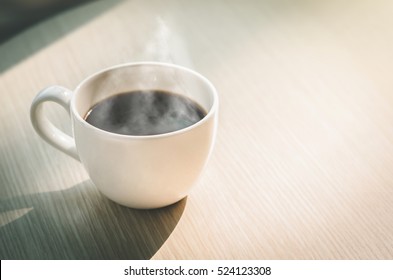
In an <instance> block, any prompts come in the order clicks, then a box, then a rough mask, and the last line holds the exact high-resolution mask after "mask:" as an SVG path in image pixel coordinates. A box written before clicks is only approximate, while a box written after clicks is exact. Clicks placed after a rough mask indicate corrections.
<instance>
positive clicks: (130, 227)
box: [0, 181, 186, 260]
mask: <svg viewBox="0 0 393 280" xmlns="http://www.w3.org/2000/svg"><path fill="white" fill-rule="evenodd" d="M185 205H186V198H185V199H183V200H181V201H179V202H177V203H175V204H173V205H170V206H167V207H164V208H160V209H154V210H135V209H131V208H127V207H123V206H121V205H118V204H116V203H114V202H112V201H110V200H109V199H107V198H106V197H104V196H102V195H101V194H100V193H99V192H98V191H97V190H96V188H95V187H94V185H93V184H92V183H91V182H90V181H85V182H83V183H81V184H78V185H76V186H74V187H72V188H70V189H67V190H64V191H55V192H48V193H39V194H32V195H25V196H19V197H14V198H9V199H2V200H0V216H1V215H3V216H6V215H7V213H8V215H9V213H12V211H14V210H17V209H26V208H28V209H31V210H30V211H27V212H26V213H25V214H24V215H21V216H19V217H17V218H15V219H14V220H12V219H8V220H9V222H8V223H6V224H4V225H3V226H1V227H0V248H1V250H0V259H114V260H116V259H150V258H151V257H152V256H153V255H154V254H155V253H156V252H157V251H158V250H159V249H160V247H161V246H162V245H163V243H164V242H165V241H166V239H167V238H168V237H169V235H170V234H171V233H172V231H173V230H174V228H175V227H176V225H177V223H178V221H179V220H180V218H181V216H182V213H183V211H184V207H185ZM8 218H9V217H8ZM3 219H4V217H3ZM11 233H12V234H11Z"/></svg>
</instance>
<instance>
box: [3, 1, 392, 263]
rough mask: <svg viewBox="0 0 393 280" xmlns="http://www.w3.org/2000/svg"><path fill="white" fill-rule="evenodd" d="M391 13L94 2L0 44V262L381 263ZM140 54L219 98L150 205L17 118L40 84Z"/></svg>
mask: <svg viewBox="0 0 393 280" xmlns="http://www.w3.org/2000/svg"><path fill="white" fill-rule="evenodd" d="M343 2H345V3H343ZM392 14H393V2H392V1H388V0H385V1H382V0H381V1H374V0H373V1H371V0H364V1H338V0H337V1H311V0H310V1H306V0H303V1H284V0H279V1H274V0H266V1H258V0H255V1H235V0H233V1H224V0H222V1H180V0H178V1H139V0H135V1H102V2H93V3H90V4H86V5H83V6H79V7H77V8H75V9H73V10H70V11H67V12H64V13H62V14H60V15H57V16H55V17H52V18H50V19H49V20H46V21H44V22H42V23H40V24H38V25H35V26H33V27H31V28H29V29H28V30H27V31H25V32H23V33H21V34H19V35H17V36H16V37H14V38H12V39H10V40H8V41H6V42H5V43H3V44H2V45H0V75H1V76H0V106H1V109H0V133H1V134H0V202H1V204H0V225H1V227H0V258H1V259H14V258H16V259H25V258H27V259H134V258H136V259H149V258H153V259H392V258H393V82H392V81H393V28H392V27H393V16H392ZM141 60H154V61H166V62H172V63H177V64H180V65H184V66H187V67H191V68H193V69H195V70H197V71H199V72H200V73H202V74H203V75H205V76H206V77H208V78H209V79H210V80H211V81H212V82H213V83H214V84H215V85H216V87H217V89H218V91H219V96H220V121H219V130H218V138H217V142H216V146H215V150H214V153H213V155H212V157H211V160H210V161H209V164H208V165H207V167H206V170H205V172H204V173H203V175H202V176H201V178H200V180H199V181H198V183H197V184H196V185H195V188H194V189H193V191H192V193H191V194H190V195H189V196H188V198H187V199H184V200H182V201H181V202H179V203H177V204H175V205H172V206H169V207H166V208H163V209H157V210H152V211H147V210H144V211H141V210H133V209H128V208H125V207H121V206H119V205H117V204H115V203H113V202H110V201H109V200H107V199H106V198H105V197H103V196H102V195H101V194H100V193H99V192H98V191H97V190H96V189H95V187H94V185H93V184H92V183H91V182H90V180H89V178H88V176H87V174H86V172H85V171H84V169H83V167H82V165H81V164H80V163H78V162H76V161H75V160H73V159H72V158H70V157H68V156H66V155H65V154H63V153H61V152H59V151H57V150H55V149H54V148H52V147H51V146H49V145H47V144H46V143H44V141H43V140H41V139H40V138H39V137H38V135H37V134H36V133H35V132H34V131H33V129H32V126H31V124H30V120H29V107H30V104H31V101H32V99H33V97H34V96H35V94H36V93H37V92H38V91H39V90H40V89H41V88H43V87H45V86H47V85H51V84H60V85H63V86H66V87H68V88H75V87H76V86H77V84H78V83H79V82H80V81H81V80H82V79H83V78H85V77H86V76H87V75H89V74H91V73H94V72H96V71H98V70H100V69H102V68H105V67H108V66H111V65H115V64H119V63H125V62H131V61H141ZM59 108H60V107H58V106H56V105H53V106H47V112H48V115H49V116H50V118H51V119H52V120H53V121H54V122H55V123H56V124H57V125H58V126H59V127H60V128H62V129H63V130H65V131H68V132H70V131H71V129H70V124H69V121H68V117H67V115H66V113H65V112H63V110H62V109H59Z"/></svg>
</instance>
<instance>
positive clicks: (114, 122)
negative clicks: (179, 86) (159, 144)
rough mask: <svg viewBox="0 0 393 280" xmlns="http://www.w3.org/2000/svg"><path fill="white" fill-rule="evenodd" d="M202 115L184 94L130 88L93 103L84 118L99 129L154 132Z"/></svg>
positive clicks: (184, 124) (187, 123) (188, 122)
mask: <svg viewBox="0 0 393 280" xmlns="http://www.w3.org/2000/svg"><path fill="white" fill-rule="evenodd" d="M205 115H206V112H205V110H204V109H203V108H202V107H201V106H200V105H199V104H197V103H196V102H195V101H193V100H191V99H189V98H188V97H185V96H182V95H178V94H174V93H170V92H166V91H161V90H152V91H132V92H126V93H120V94H117V95H114V96H111V97H108V98H106V99H104V100H102V101H100V102H99V103H97V104H96V105H94V106H93V107H92V108H91V109H90V110H89V111H88V112H87V114H86V116H85V120H86V121H87V122H88V123H90V124H92V125H94V126H95V127H98V128H100V129H103V130H106V131H109V132H113V133H118V134H125V135H155V134H162V133H167V132H171V131H175V130H179V129H182V128H185V127H187V126H190V125H192V124H194V123H196V122H198V121H199V120H201V119H202V118H203V117H204V116H205Z"/></svg>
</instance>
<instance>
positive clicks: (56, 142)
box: [30, 86, 80, 161]
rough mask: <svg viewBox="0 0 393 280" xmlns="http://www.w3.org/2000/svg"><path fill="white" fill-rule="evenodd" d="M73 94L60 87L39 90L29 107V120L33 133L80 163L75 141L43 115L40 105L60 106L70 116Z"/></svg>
mask: <svg viewBox="0 0 393 280" xmlns="http://www.w3.org/2000/svg"><path fill="white" fill-rule="evenodd" d="M72 96H73V92H72V91H71V90H69V89H67V88H64V87H61V86H50V87H47V88H45V89H43V90H41V91H40V92H39V93H38V94H37V96H36V97H35V98H34V100H33V102H32V104H31V107H30V120H31V123H32V125H33V127H34V129H35V131H36V132H37V133H38V135H40V136H41V137H42V138H43V139H44V140H45V141H46V142H48V143H49V144H51V145H52V146H53V147H55V148H57V149H59V150H60V151H62V152H64V153H66V154H67V155H69V156H71V157H73V158H74V159H76V160H78V161H80V159H79V156H78V153H77V151H76V146H75V140H74V138H72V137H71V136H69V135H67V134H65V133H64V132H63V131H61V130H60V129H58V128H57V127H55V126H54V125H53V123H51V122H50V121H49V120H48V118H47V117H46V116H45V115H44V112H43V108H42V105H43V103H44V102H46V101H52V102H56V103H58V104H60V105H61V106H62V107H63V108H64V109H66V111H67V112H68V115H69V116H70V102H71V98H72Z"/></svg>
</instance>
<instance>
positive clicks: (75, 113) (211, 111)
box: [70, 61, 218, 139]
mask: <svg viewBox="0 0 393 280" xmlns="http://www.w3.org/2000/svg"><path fill="white" fill-rule="evenodd" d="M145 65H149V66H161V67H170V68H175V69H178V70H181V71H185V72H188V73H190V74H192V75H194V76H197V77H198V78H199V79H201V80H202V81H203V82H204V83H206V84H207V86H208V87H209V88H210V89H211V93H212V95H213V104H212V106H211V107H210V109H209V110H208V112H207V114H206V116H205V117H203V119H201V120H199V121H198V122H196V123H194V124H192V125H190V126H187V127H185V128H182V129H179V130H175V131H171V132H166V133H161V134H153V135H128V134H127V135H126V134H119V133H113V132H110V131H106V130H103V129H101V128H98V127H95V126H93V125H91V124H90V123H88V122H87V121H86V120H85V119H84V118H82V117H81V116H80V115H79V113H78V111H77V110H76V104H75V103H76V95H77V93H78V91H79V90H80V89H81V88H82V86H83V85H85V84H86V83H87V82H88V81H90V80H91V79H93V78H94V77H96V76H98V75H100V74H102V73H105V72H108V71H112V70H114V69H120V68H126V67H135V66H145ZM73 93H74V95H73V97H72V99H71V106H70V110H71V113H72V115H73V116H74V117H75V118H76V119H77V120H78V121H79V123H81V124H82V125H83V126H85V127H86V128H89V129H93V130H95V131H96V132H97V133H101V134H105V135H106V136H111V137H116V138H127V139H156V138H163V137H170V136H174V135H178V134H182V133H185V132H187V131H189V130H192V129H195V128H197V127H199V126H201V125H202V124H204V123H205V122H206V121H208V120H209V119H210V118H211V117H212V116H213V114H215V112H216V111H217V108H218V93H217V90H216V88H215V87H214V85H213V84H212V83H211V82H210V81H209V80H208V79H207V78H206V77H204V76H203V75H202V74H200V73H198V72H196V71H194V70H192V69H190V68H187V67H184V66H181V65H177V64H173V63H167V62H154V61H139V62H129V63H123V64H117V65H114V66H111V67H107V68H104V69H102V70H99V71H97V72H95V73H93V74H91V75H89V76H88V77H86V78H85V79H83V80H82V81H81V82H80V83H79V84H78V86H77V87H76V88H75V90H74V91H73Z"/></svg>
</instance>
